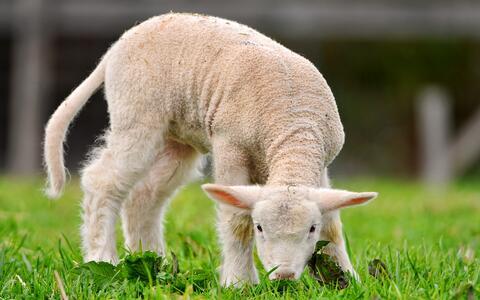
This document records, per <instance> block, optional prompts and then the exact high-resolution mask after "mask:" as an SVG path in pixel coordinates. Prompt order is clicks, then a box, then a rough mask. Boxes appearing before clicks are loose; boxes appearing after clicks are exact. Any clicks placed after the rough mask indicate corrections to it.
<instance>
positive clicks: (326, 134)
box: [44, 13, 374, 285]
mask: <svg viewBox="0 0 480 300" xmlns="http://www.w3.org/2000/svg"><path fill="white" fill-rule="evenodd" d="M103 82H104V83H105V94H106V99H107V102H108V112H109V115H110V128H109V130H108V132H107V133H106V135H105V145H104V146H102V147H100V148H99V149H96V151H94V154H93V155H92V158H91V159H90V160H89V162H88V164H87V167H86V168H85V169H84V170H83V171H82V187H83V191H84V193H85V198H84V201H83V219H84V224H83V226H82V237H83V246H84V252H85V260H86V261H88V260H96V261H112V262H115V261H116V260H117V255H116V249H115V238H114V224H115V216H116V215H117V214H119V213H121V215H122V219H123V229H124V234H125V236H126V243H127V247H129V248H131V249H132V250H137V249H138V248H139V245H140V243H141V244H142V246H143V249H144V250H154V251H157V252H158V253H160V254H163V253H164V242H163V232H162V216H163V212H164V207H165V203H166V202H167V201H166V200H167V198H169V197H170V196H171V195H172V193H173V192H174V191H175V190H176V189H177V188H178V186H180V185H181V184H184V183H185V182H187V181H188V179H189V178H191V174H192V170H193V169H195V165H196V164H197V162H198V157H199V155H198V154H199V153H207V152H211V153H212V155H213V159H214V173H215V181H216V183H217V184H221V185H215V186H213V187H212V186H205V187H204V188H205V191H206V192H207V193H208V194H209V195H210V196H211V197H212V198H214V199H216V200H219V201H220V202H221V203H220V205H219V207H218V226H217V227H218V232H219V237H220V239H221V242H222V246H223V251H222V253H223V263H222V271H221V280H222V282H223V283H224V284H226V285H231V284H238V283H242V282H245V281H247V282H256V281H257V280H258V277H257V273H256V270H255V267H254V264H253V259H252V247H253V237H254V234H253V229H252V228H253V224H254V223H252V216H254V218H256V219H257V222H260V221H258V220H260V219H262V217H260V216H259V211H262V212H263V214H266V215H268V214H269V213H272V214H273V215H275V213H274V212H278V211H279V210H278V209H279V205H280V206H282V205H284V204H283V203H286V202H285V201H291V203H292V205H293V203H297V204H298V205H297V204H296V205H297V206H298V209H297V210H288V209H282V210H280V211H281V212H282V215H278V213H277V215H275V216H277V217H278V218H273V219H271V220H270V221H268V222H267V223H268V224H265V225H264V226H266V227H267V228H268V227H269V226H272V227H271V228H277V230H278V232H277V233H278V234H280V235H279V236H280V237H281V236H282V234H281V233H282V230H287V231H288V230H289V229H288V228H287V227H289V228H290V227H292V228H293V227H295V226H296V227H298V228H303V227H305V226H307V227H308V228H306V229H305V228H303V229H304V230H307V231H308V229H309V228H310V226H311V225H312V224H310V223H308V222H307V223H308V224H307V223H305V224H307V225H305V224H303V223H302V224H303V225H302V224H300V223H301V222H305V220H310V219H311V220H310V221H312V222H315V223H320V217H321V221H322V222H321V223H322V224H323V225H322V226H321V227H322V228H323V229H319V230H317V231H318V234H316V235H315V236H314V238H311V239H309V240H308V243H306V246H305V247H303V248H302V249H297V252H299V253H298V255H295V254H293V253H291V250H286V249H287V248H288V247H287V248H285V249H283V250H282V251H285V254H289V255H290V256H292V255H293V256H295V257H298V259H297V260H296V262H295V266H293V265H289V263H288V262H287V261H285V260H284V261H281V260H275V259H274V257H275V255H273V254H272V253H269V251H273V250H269V249H270V248H269V247H267V246H265V245H264V244H263V243H262V240H261V238H260V237H259V236H258V233H255V237H256V240H257V246H261V247H262V249H263V250H261V251H260V252H261V253H262V255H261V258H262V262H263V263H264V265H266V266H267V267H272V266H274V265H275V264H277V265H280V268H279V270H280V271H278V270H277V271H276V272H274V273H272V276H273V277H272V278H290V277H295V278H298V276H299V274H300V273H301V270H303V267H304V266H305V261H306V257H307V256H308V254H311V251H313V249H310V248H311V245H314V243H315V241H316V240H318V239H319V238H320V233H321V234H322V235H323V237H324V238H329V239H331V240H332V242H333V243H332V246H330V247H331V252H332V255H334V256H335V257H336V258H337V259H338V260H339V262H340V264H341V266H342V267H344V269H345V270H348V271H350V272H352V273H354V271H353V268H352V267H351V264H350V261H349V259H348V256H347V254H346V252H345V246H344V242H343V237H342V233H341V222H340V218H339V214H338V208H340V207H343V206H348V205H354V204H359V203H363V202H365V201H367V200H369V199H371V198H373V197H374V195H373V194H369V195H367V196H365V195H364V196H365V197H364V196H362V194H349V195H350V196H349V197H350V198H348V199H349V201H350V200H351V201H350V202H348V201H347V202H345V204H344V205H339V204H338V203H337V202H338V201H346V199H345V198H342V197H343V196H340V195H343V194H341V193H340V192H339V193H337V194H335V193H334V195H337V196H336V198H335V197H333V199H334V200H332V201H331V202H332V203H335V205H333V204H332V205H333V206H332V207H334V208H335V209H328V210H324V211H322V210H321V209H313V208H312V205H314V203H315V207H317V206H321V205H319V204H317V203H318V202H319V201H321V198H322V197H324V195H326V194H325V193H326V192H324V191H323V190H322V191H323V192H319V191H320V190H316V189H315V188H319V187H329V184H328V177H327V175H326V168H327V166H328V165H329V164H330V163H331V162H332V160H333V159H334V158H335V156H336V155H337V154H338V152H339V151H340V149H341V148H342V145H343V142H344V133H343V127H342V124H341V122H340V118H339V115H338V111H337V107H336V104H335V101H334V97H333V95H332V93H331V91H330V88H329V87H328V85H327V83H326V81H325V79H324V78H323V77H322V75H321V74H320V73H319V72H318V70H317V69H316V68H315V66H314V65H313V64H312V63H310V62H309V61H308V60H307V59H305V58H303V57H302V56H300V55H298V54H296V53H294V52H292V51H290V50H288V49H287V48H285V47H283V46H282V45H280V44H278V43H277V42H275V41H273V40H271V39H269V38H268V37H266V36H264V35H262V34H260V33H258V32H256V31H254V30H253V29H251V28H249V27H247V26H244V25H240V24H238V23H235V22H232V21H227V20H224V19H220V18H214V17H209V16H201V15H193V14H176V13H171V14H166V15H161V16H158V17H153V18H151V19H149V20H147V21H145V22H144V23H141V24H139V25H137V26H135V27H134V28H132V29H130V30H128V31H127V32H125V33H124V34H123V36H122V37H121V38H120V39H119V40H118V41H117V42H116V43H115V44H114V45H113V46H112V47H111V48H110V49H109V50H108V52H107V53H106V54H105V56H104V58H103V59H102V60H101V62H100V63H99V65H98V66H97V68H96V69H95V70H94V71H93V73H92V74H91V75H90V76H89V77H88V78H87V79H86V80H85V81H84V82H83V83H82V84H81V85H80V86H79V87H77V88H76V89H75V90H74V91H73V93H72V94H71V95H70V96H68V98H67V99H66V100H65V101H64V102H63V103H62V104H61V105H60V107H59V108H58V109H57V110H56V111H55V113H54V114H53V115H52V117H51V119H50V121H49V122H48V125H47V128H46V137H45V148H44V155H45V162H46V166H47V171H48V175H49V179H48V182H49V186H48V189H47V193H48V195H50V196H52V197H58V196H60V194H61V191H62V188H63V185H64V183H65V170H64V163H63V148H62V144H63V140H64V139H65V135H66V132H67V129H68V126H69V124H70V122H71V121H72V119H73V118H74V116H75V115H76V114H77V112H78V111H79V110H80V109H81V107H82V106H83V105H84V104H85V103H86V101H87V99H88V98H89V97H90V96H91V95H92V94H93V93H94V91H95V90H96V89H97V88H99V86H100V85H101V84H102V83H103ZM250 184H261V185H265V187H251V188H252V189H254V190H261V191H262V192H261V194H262V195H265V194H266V191H272V193H274V194H275V195H276V196H275V197H273V198H272V197H263V198H262V199H263V200H262V201H260V202H258V200H259V199H256V198H255V197H251V198H249V197H245V199H241V200H240V199H236V196H234V195H232V193H233V194H235V193H234V192H232V191H235V189H237V188H238V189H240V190H241V189H242V188H241V187H227V186H234V185H238V186H244V185H250ZM292 186H295V188H296V189H299V191H303V192H305V191H309V193H308V194H309V195H317V196H318V197H317V198H316V199H313V198H312V197H313V196H309V197H304V198H299V199H296V200H295V199H293V200H292V196H291V194H290V187H292ZM273 187H275V188H273ZM272 188H273V190H271V189H272ZM315 191H317V192H318V193H315ZM332 191H333V190H332ZM267 194H268V193H267ZM300 194H301V193H300ZM250 196H251V193H250ZM293 198H295V197H293ZM297 198H298V197H297ZM352 199H353V200H352ZM355 199H356V200H355ZM260 203H262V204H260ZM322 203H323V202H322ZM257 205H258V206H259V208H258V209H257V208H256V207H257ZM260 206H261V208H260ZM297 206H296V207H297ZM282 207H283V206H282ZM287 207H289V206H288V205H287ZM312 209H313V211H312ZM264 217H265V218H266V217H267V216H264ZM275 220H293V221H291V222H287V223H285V224H287V225H288V226H287V225H285V224H284V225H282V224H276V225H275V224H274V223H275ZM295 220H297V221H298V222H300V221H301V222H300V223H299V224H300V225H299V224H297V223H298V222H296V221H295ZM261 221H262V222H263V219H262V220H261ZM277 223H278V221H277ZM317 225H319V224H317ZM275 226H276V227H275ZM286 226H287V227H286ZM302 226H303V227H302ZM319 227H320V225H319ZM268 230H271V229H268ZM283 236H284V239H283V242H285V243H287V242H288V238H287V237H286V236H287V234H285V235H283ZM289 236H290V237H291V235H289ZM280 240H281V241H282V239H280ZM270 242H271V241H270ZM290 242H292V240H290ZM307 244H308V245H307ZM291 274H294V276H293V275H292V276H291Z"/></svg>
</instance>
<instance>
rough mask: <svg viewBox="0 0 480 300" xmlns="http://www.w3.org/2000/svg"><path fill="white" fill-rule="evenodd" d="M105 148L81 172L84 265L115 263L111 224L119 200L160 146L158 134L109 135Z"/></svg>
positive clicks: (144, 131)
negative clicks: (97, 262) (87, 262)
mask: <svg viewBox="0 0 480 300" xmlns="http://www.w3.org/2000/svg"><path fill="white" fill-rule="evenodd" d="M106 141H107V142H106V147H105V148H103V149H101V150H100V151H97V155H96V156H95V158H94V159H92V160H91V162H90V163H89V164H88V166H87V167H86V168H85V169H84V170H83V171H82V180H81V181H82V188H83V191H84V200H83V226H82V238H83V249H84V254H85V255H84V260H85V261H92V260H93V261H109V262H113V263H115V262H116V261H117V251H116V247H115V246H116V244H115V220H116V216H117V214H118V211H119V209H120V206H121V203H122V200H123V199H124V198H125V197H126V196H127V194H128V192H129V191H130V189H131V188H132V186H133V185H134V184H135V183H136V182H137V181H138V180H139V179H140V178H141V177H143V176H144V174H145V170H147V169H148V167H149V166H150V165H151V164H152V163H153V161H154V160H155V153H156V149H158V148H159V147H160V146H161V144H162V137H161V134H160V133H159V132H158V130H154V129H152V130H150V129H149V128H143V127H142V128H139V127H136V128H131V129H126V130H121V131H120V130H119V131H116V132H111V133H110V134H109V135H108V136H107V139H106Z"/></svg>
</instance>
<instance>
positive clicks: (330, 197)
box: [310, 189, 378, 212]
mask: <svg viewBox="0 0 480 300" xmlns="http://www.w3.org/2000/svg"><path fill="white" fill-rule="evenodd" d="M377 195H378V193H375V192H363V193H355V192H350V191H344V190H335V189H313V190H312V192H311V193H310V200H313V201H315V202H317V203H318V206H319V207H320V210H321V211H322V212H327V211H331V210H336V209H340V208H344V207H348V206H355V205H364V204H367V203H368V202H369V201H371V200H373V199H375V197H377Z"/></svg>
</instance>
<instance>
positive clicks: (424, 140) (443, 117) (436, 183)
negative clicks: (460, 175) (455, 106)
mask: <svg viewBox="0 0 480 300" xmlns="http://www.w3.org/2000/svg"><path fill="white" fill-rule="evenodd" d="M416 103H417V105H416V111H417V112H416V113H417V130H418V132H417V136H418V145H419V147H420V168H421V169H420V176H421V179H422V180H423V181H424V183H426V184H427V185H429V186H431V187H435V188H439V187H442V186H446V185H447V184H448V183H449V182H450V181H451V179H452V177H453V174H452V169H451V163H450V155H449V142H450V128H451V122H450V116H451V113H450V109H451V105H450V99H449V97H448V95H447V93H446V92H445V90H443V89H442V88H440V87H436V86H429V87H426V88H424V89H423V90H422V91H421V92H420V95H419V97H418V99H417V101H416Z"/></svg>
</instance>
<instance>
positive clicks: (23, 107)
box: [7, 0, 49, 175]
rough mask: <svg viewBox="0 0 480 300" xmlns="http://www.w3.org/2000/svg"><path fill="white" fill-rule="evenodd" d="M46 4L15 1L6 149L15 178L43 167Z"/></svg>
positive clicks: (26, 0)
mask: <svg viewBox="0 0 480 300" xmlns="http://www.w3.org/2000/svg"><path fill="white" fill-rule="evenodd" d="M45 4H46V1H45V0H16V1H15V7H14V8H15V14H14V24H13V29H14V31H13V41H14V45H13V53H12V57H13V65H12V81H11V93H10V101H9V106H10V107H9V109H10V111H9V116H10V119H9V126H8V128H9V131H8V149H7V168H8V171H9V172H10V173H11V174H14V175H29V174H32V173H35V172H37V171H38V168H39V166H40V157H41V152H40V151H41V150H40V149H41V147H40V144H41V140H42V139H41V137H42V129H41V116H42V112H43V110H42V108H43V107H44V104H45V93H46V88H47V87H46V84H47V83H48V75H49V73H48V64H47V58H48V51H47V47H48V35H47V34H46V33H47V30H46V28H45V26H44V25H45V24H44V17H43V15H42V8H43V6H44V5H45ZM42 104H43V105H42Z"/></svg>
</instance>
